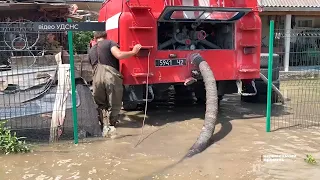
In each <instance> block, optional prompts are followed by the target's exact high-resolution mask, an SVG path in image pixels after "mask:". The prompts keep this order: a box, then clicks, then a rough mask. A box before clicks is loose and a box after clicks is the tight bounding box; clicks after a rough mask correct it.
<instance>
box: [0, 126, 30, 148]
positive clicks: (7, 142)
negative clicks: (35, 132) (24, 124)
mask: <svg viewBox="0 0 320 180" xmlns="http://www.w3.org/2000/svg"><path fill="white" fill-rule="evenodd" d="M6 122H7V121H3V122H0V154H12V153H14V154H15V153H27V152H30V151H31V149H30V146H29V145H28V144H27V143H26V142H25V141H22V139H24V137H17V135H16V133H15V132H14V133H12V132H11V130H10V129H8V128H6V127H5V124H6Z"/></svg>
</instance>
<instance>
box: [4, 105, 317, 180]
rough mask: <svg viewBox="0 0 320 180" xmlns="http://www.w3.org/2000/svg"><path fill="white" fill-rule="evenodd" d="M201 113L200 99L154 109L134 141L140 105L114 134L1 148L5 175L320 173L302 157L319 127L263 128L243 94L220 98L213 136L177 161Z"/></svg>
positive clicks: (106, 178)
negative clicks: (277, 157) (266, 158)
mask: <svg viewBox="0 0 320 180" xmlns="http://www.w3.org/2000/svg"><path fill="white" fill-rule="evenodd" d="M203 114H204V109H203V108H202V107H185V108H177V109H175V110H167V109H160V110H157V111H153V112H150V113H148V119H147V121H146V126H145V128H144V137H146V136H148V137H147V138H146V139H144V141H143V142H142V143H141V144H139V145H138V146H137V147H135V145H136V144H137V142H138V140H139V135H140V133H141V120H142V119H143V116H142V113H141V112H140V113H139V112H130V113H126V118H125V119H124V120H123V122H122V124H120V127H119V128H118V129H117V132H118V136H117V137H116V138H115V139H102V138H99V139H89V140H85V141H80V143H79V144H78V145H74V144H73V143H72V142H60V143H58V144H53V145H49V144H42V145H36V146H35V147H34V152H32V153H28V154H17V155H7V156H0V162H1V163H0V179H1V180H2V179H3V180H20V179H21V180H22V179H30V180H69V179H79V180H99V179H101V180H118V179H119V180H131V179H132V180H135V179H181V180H189V179H190V180H197V179H199V180H205V179H208V180H212V179H222V180H228V179H230V180H237V179H244V180H271V179H288V180H300V179H301V180H302V179H303V180H318V179H319V177H320V166H319V165H310V164H307V163H306V162H304V160H303V158H304V157H305V155H306V154H312V155H313V156H314V157H315V158H318V159H319V160H320V153H319V142H320V133H318V131H312V130H285V131H279V132H272V133H265V117H264V114H265V108H264V107H258V106H256V105H255V106H253V105H244V104H240V103H239V101H238V99H236V100H235V101H233V100H232V99H231V100H230V99H229V100H228V99H227V100H226V101H224V102H223V103H222V107H221V113H220V114H219V122H220V123H219V124H218V125H217V128H216V132H215V137H214V140H215V143H214V144H213V145H211V146H210V147H209V148H208V149H207V150H206V151H204V152H202V153H201V154H198V155H196V156H194V157H192V158H191V159H187V160H185V161H183V162H182V163H179V164H177V165H175V166H174V164H175V163H176V162H178V161H179V160H180V159H181V157H183V156H184V155H185V154H186V152H187V151H188V149H189V148H190V147H191V146H192V144H193V143H194V142H195V140H196V138H197V136H198V135H199V132H200V130H201V127H202V124H203V119H201V118H203ZM268 154H290V155H294V157H291V158H286V159H284V161H281V162H263V161H261V156H262V155H268ZM319 160H318V161H319ZM166 167H169V168H167V169H165V168H166Z"/></svg>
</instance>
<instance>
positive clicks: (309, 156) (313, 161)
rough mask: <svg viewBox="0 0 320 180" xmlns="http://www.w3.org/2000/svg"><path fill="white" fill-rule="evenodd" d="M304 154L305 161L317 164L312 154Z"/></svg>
mask: <svg viewBox="0 0 320 180" xmlns="http://www.w3.org/2000/svg"><path fill="white" fill-rule="evenodd" d="M306 156H307V158H305V159H304V161H306V162H307V163H308V164H313V165H315V164H317V161H316V159H315V158H314V157H312V155H310V154H307V155H306Z"/></svg>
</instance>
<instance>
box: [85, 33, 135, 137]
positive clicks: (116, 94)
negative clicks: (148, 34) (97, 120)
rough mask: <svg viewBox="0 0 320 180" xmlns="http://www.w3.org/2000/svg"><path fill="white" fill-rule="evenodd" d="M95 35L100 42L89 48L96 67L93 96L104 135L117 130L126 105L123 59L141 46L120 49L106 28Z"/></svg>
mask: <svg viewBox="0 0 320 180" xmlns="http://www.w3.org/2000/svg"><path fill="white" fill-rule="evenodd" d="M94 38H95V39H96V41H97V43H96V44H95V45H94V46H92V48H91V49H90V50H89V60H90V63H91V65H92V67H93V97H94V101H95V103H96V104H97V105H98V109H99V111H100V112H101V113H102V119H103V122H102V126H103V132H102V136H104V137H106V136H108V135H109V133H111V131H112V129H115V128H114V126H115V125H116V123H117V122H118V119H119V113H120V110H121V107H122V95H123V84H122V82H123V77H122V75H121V73H120V72H119V60H120V59H126V58H130V57H132V56H134V55H136V54H137V53H138V52H139V51H140V49H141V45H140V44H137V45H135V46H134V47H133V49H132V51H120V49H119V46H118V44H117V43H115V42H114V41H111V40H107V33H106V32H105V31H99V32H94ZM110 126H111V127H110Z"/></svg>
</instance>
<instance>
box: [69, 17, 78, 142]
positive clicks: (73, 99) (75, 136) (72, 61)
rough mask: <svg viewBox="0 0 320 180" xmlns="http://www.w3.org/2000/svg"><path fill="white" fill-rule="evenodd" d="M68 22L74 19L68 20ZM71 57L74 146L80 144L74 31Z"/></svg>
mask: <svg viewBox="0 0 320 180" xmlns="http://www.w3.org/2000/svg"><path fill="white" fill-rule="evenodd" d="M68 22H72V19H70V18H68ZM68 44H69V55H70V56H69V57H70V74H71V98H72V119H73V138H74V144H78V141H79V139H78V117H77V96H76V81H75V72H74V69H75V68H74V54H73V37H72V31H68Z"/></svg>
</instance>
